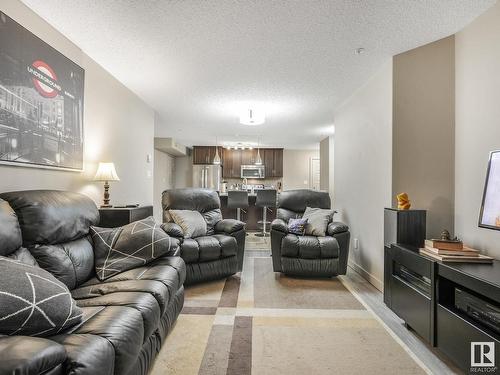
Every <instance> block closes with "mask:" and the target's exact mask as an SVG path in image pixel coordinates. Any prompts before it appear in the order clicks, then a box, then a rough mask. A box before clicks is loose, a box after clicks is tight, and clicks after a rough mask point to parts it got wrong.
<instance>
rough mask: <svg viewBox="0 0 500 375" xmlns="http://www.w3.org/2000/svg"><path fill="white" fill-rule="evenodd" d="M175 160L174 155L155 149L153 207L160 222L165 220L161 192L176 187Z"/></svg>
mask: <svg viewBox="0 0 500 375" xmlns="http://www.w3.org/2000/svg"><path fill="white" fill-rule="evenodd" d="M174 161H175V158H173V157H172V156H170V155H168V154H166V153H164V152H161V151H158V150H155V164H154V188H153V203H154V207H153V208H154V216H155V219H156V220H157V221H159V222H161V221H162V220H163V217H162V207H161V194H162V193H163V192H164V191H165V190H167V189H173V187H174V164H175V162H174Z"/></svg>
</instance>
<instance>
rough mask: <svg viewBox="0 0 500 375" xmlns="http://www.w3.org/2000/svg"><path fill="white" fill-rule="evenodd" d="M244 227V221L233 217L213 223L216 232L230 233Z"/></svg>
mask: <svg viewBox="0 0 500 375" xmlns="http://www.w3.org/2000/svg"><path fill="white" fill-rule="evenodd" d="M243 228H245V223H244V222H242V221H239V220H234V219H223V220H221V221H219V222H217V224H215V232H216V233H227V234H231V233H234V232H237V231H239V230H241V229H243Z"/></svg>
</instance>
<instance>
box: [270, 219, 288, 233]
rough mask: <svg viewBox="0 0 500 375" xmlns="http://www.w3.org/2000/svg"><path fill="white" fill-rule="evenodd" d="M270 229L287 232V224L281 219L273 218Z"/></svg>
mask: <svg viewBox="0 0 500 375" xmlns="http://www.w3.org/2000/svg"><path fill="white" fill-rule="evenodd" d="M271 230H277V231H278V232H283V233H288V225H287V223H285V220H283V219H274V220H273V222H272V223H271Z"/></svg>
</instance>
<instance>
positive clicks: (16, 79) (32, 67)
mask: <svg viewBox="0 0 500 375" xmlns="http://www.w3.org/2000/svg"><path fill="white" fill-rule="evenodd" d="M84 74H85V72H84V70H83V69H82V68H81V67H80V66H78V65H77V64H75V63H74V62H73V61H71V60H70V59H68V58H67V57H65V56H64V55H62V54H61V53H59V52H58V51H56V50H55V49H54V48H52V47H51V46H49V45H48V44H47V43H45V42H44V41H42V40H41V39H40V38H38V37H37V36H35V35H33V34H32V33H31V32H30V31H28V30H27V29H25V28H24V27H22V26H21V25H19V24H18V23H17V22H15V21H14V20H13V19H11V18H10V17H9V16H7V15H6V14H5V13H3V12H0V163H1V164H10V165H19V166H31V167H41V168H60V169H67V170H82V169H83V90H84Z"/></svg>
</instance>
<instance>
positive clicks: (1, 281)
mask: <svg viewBox="0 0 500 375" xmlns="http://www.w3.org/2000/svg"><path fill="white" fill-rule="evenodd" d="M81 319H82V310H81V309H80V308H79V307H78V306H77V305H76V302H75V300H74V299H73V298H72V297H71V293H70V291H69V290H68V288H67V287H66V285H64V284H63V283H62V282H60V281H59V280H57V279H56V278H55V277H54V276H52V275H51V274H50V273H49V272H47V271H45V270H44V269H42V268H40V267H36V266H30V265H28V264H25V263H21V262H18V261H16V260H13V259H9V258H6V257H3V256H0V334H4V335H26V336H53V335H56V334H58V333H59V332H61V331H63V330H64V329H66V328H69V327H71V326H73V325H75V324H78V323H80V321H81Z"/></svg>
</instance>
